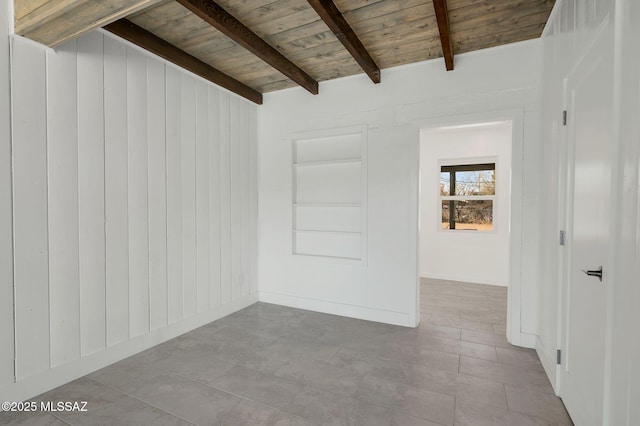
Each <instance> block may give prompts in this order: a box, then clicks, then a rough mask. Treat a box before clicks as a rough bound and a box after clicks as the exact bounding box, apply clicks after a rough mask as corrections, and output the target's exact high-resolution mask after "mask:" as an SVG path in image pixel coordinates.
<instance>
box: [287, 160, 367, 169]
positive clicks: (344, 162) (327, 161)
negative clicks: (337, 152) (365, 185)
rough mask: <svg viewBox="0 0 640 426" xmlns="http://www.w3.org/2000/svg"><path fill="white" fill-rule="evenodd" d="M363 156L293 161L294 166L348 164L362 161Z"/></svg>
mask: <svg viewBox="0 0 640 426" xmlns="http://www.w3.org/2000/svg"><path fill="white" fill-rule="evenodd" d="M361 162H362V159H361V158H344V159H341V160H325V161H305V162H302V163H293V166H294V167H309V166H330V165H335V164H348V163H361Z"/></svg>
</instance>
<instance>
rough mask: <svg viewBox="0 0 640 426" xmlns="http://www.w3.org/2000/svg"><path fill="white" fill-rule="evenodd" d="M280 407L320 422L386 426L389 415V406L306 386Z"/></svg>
mask: <svg viewBox="0 0 640 426" xmlns="http://www.w3.org/2000/svg"><path fill="white" fill-rule="evenodd" d="M282 409H283V410H284V411H286V412H289V413H292V414H295V415H298V416H300V417H303V418H305V419H307V420H309V421H311V422H312V423H316V424H320V425H357V426H378V425H381V426H382V425H385V426H388V425H390V424H391V416H392V411H391V409H389V408H386V407H382V406H379V405H375V404H370V403H367V402H364V401H361V400H358V399H354V398H347V397H344V396H340V395H336V394H334V393H331V392H327V391H322V390H318V389H313V388H310V387H305V389H304V390H303V391H302V392H300V393H298V394H297V395H296V396H295V397H294V398H293V400H291V401H290V402H289V403H287V404H285V405H284V406H283V407H282Z"/></svg>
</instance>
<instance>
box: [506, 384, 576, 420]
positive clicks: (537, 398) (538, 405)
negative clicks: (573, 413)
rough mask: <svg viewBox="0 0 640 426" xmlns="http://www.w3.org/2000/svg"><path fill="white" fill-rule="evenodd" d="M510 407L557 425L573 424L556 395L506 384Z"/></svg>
mask: <svg viewBox="0 0 640 426" xmlns="http://www.w3.org/2000/svg"><path fill="white" fill-rule="evenodd" d="M505 388H506V391H507V402H508V404H509V409H511V410H513V411H517V412H519V413H524V414H529V415H531V416H535V417H539V418H541V419H544V420H547V421H549V422H551V423H553V424H557V425H572V424H573V423H572V422H571V418H570V417H569V414H567V410H566V409H565V407H564V404H562V401H561V400H560V399H559V398H557V397H556V396H555V395H551V394H548V393H542V392H538V391H534V390H530V389H524V388H516V387H513V386H509V385H507V386H505Z"/></svg>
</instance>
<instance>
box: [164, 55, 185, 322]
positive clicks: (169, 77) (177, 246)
mask: <svg viewBox="0 0 640 426" xmlns="http://www.w3.org/2000/svg"><path fill="white" fill-rule="evenodd" d="M181 91H182V73H181V72H180V71H178V70H177V69H175V68H173V67H170V66H168V67H166V96H167V102H166V119H167V121H166V132H167V133H166V135H167V141H166V143H167V172H166V174H167V299H168V301H167V305H168V321H169V323H174V322H176V321H178V320H180V319H181V318H182V315H183V311H184V309H183V300H184V296H183V286H182V98H181V94H180V93H181Z"/></svg>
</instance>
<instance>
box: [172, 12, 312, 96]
mask: <svg viewBox="0 0 640 426" xmlns="http://www.w3.org/2000/svg"><path fill="white" fill-rule="evenodd" d="M177 1H178V3H180V4H181V5H182V6H184V7H186V8H187V9H189V10H190V11H191V12H192V13H194V14H195V15H197V16H198V17H200V18H201V19H202V20H204V21H205V22H207V23H208V24H209V25H211V26H212V27H214V28H215V29H217V30H218V31H220V32H221V33H223V34H224V35H226V36H227V37H229V38H230V39H231V40H233V41H235V42H236V43H238V44H239V45H240V46H242V47H243V48H245V49H246V50H248V51H249V52H251V53H253V54H254V55H255V56H257V57H258V58H260V59H262V60H263V61H264V62H266V63H267V64H269V65H270V66H272V67H273V68H275V69H276V70H278V71H279V72H281V73H282V74H284V75H285V76H287V77H289V78H290V79H291V80H293V81H294V82H296V83H297V84H299V85H300V86H302V87H303V88H305V89H306V90H308V91H309V92H311V93H313V94H314V95H317V94H318V82H317V81H316V80H314V79H313V78H312V77H311V76H310V75H309V74H307V73H306V72H305V71H303V70H302V69H301V68H300V67H298V66H297V65H296V64H294V63H293V62H291V61H290V60H289V59H287V58H286V57H285V56H284V55H283V54H282V53H280V52H279V51H277V50H276V49H275V48H273V47H272V46H271V45H270V44H269V43H267V42H266V41H264V40H263V39H262V38H260V37H259V36H258V35H257V34H256V33H254V32H253V31H251V29H249V28H248V27H247V26H245V25H244V24H243V23H242V22H240V21H239V20H237V19H236V18H235V17H233V16H232V15H231V14H230V13H229V12H227V11H226V10H224V9H223V8H222V6H220V5H218V4H217V3H216V2H215V1H213V0H177Z"/></svg>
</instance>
